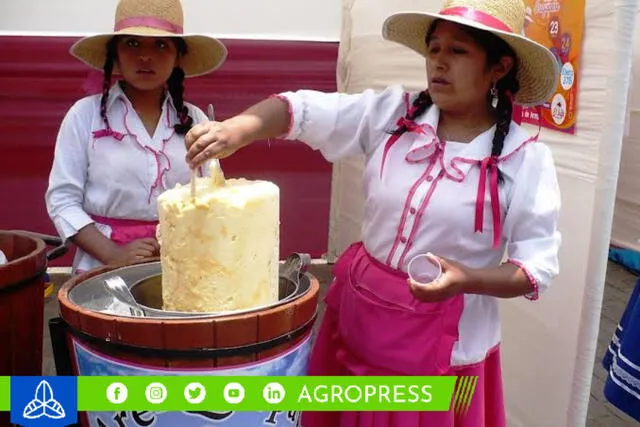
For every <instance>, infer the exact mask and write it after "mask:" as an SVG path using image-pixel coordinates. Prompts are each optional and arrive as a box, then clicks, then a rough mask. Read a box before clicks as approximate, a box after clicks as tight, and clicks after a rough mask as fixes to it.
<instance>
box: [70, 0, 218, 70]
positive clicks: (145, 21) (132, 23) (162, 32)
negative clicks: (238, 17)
mask: <svg viewBox="0 0 640 427" xmlns="http://www.w3.org/2000/svg"><path fill="white" fill-rule="evenodd" d="M183 24H184V14H183V11H182V4H181V3H180V0H120V1H119V2H118V6H117V8H116V16H115V24H114V28H113V32H110V33H105V34H99V35H95V36H89V37H85V38H82V39H80V40H78V41H77V42H76V43H74V45H73V46H71V49H70V52H71V54H72V55H73V56H75V57H76V58H78V59H80V60H81V61H82V62H84V63H85V64H87V65H89V66H90V67H92V68H95V69H99V70H101V69H102V68H103V67H104V63H105V60H106V55H107V49H106V46H107V43H108V42H109V40H110V39H111V38H112V37H114V36H119V35H133V36H142V37H179V38H181V39H183V40H184V41H185V43H186V44H187V53H186V54H185V55H184V56H183V57H181V58H180V67H181V68H182V69H183V70H184V73H185V77H195V76H200V75H203V74H206V73H209V72H211V71H214V70H215V69H217V68H218V67H220V66H221V65H222V63H223V62H224V61H225V59H226V58H227V49H226V47H225V46H224V45H223V44H222V43H221V42H220V41H219V40H217V39H215V38H213V37H208V36H204V35H198V34H185V32H184V28H183ZM114 72H116V73H117V66H116V67H115V68H114Z"/></svg>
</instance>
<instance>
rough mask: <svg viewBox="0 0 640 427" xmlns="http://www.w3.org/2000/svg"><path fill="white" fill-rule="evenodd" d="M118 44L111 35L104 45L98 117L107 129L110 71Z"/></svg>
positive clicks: (115, 38)
mask: <svg viewBox="0 0 640 427" xmlns="http://www.w3.org/2000/svg"><path fill="white" fill-rule="evenodd" d="M117 45H118V38H117V37H113V38H111V39H110V40H109V41H108V42H107V46H106V50H107V52H106V59H105V61H104V67H103V68H102V69H103V71H104V79H103V80H102V97H101V98H100V117H102V121H103V122H104V125H105V126H106V128H107V129H111V127H110V126H109V118H108V117H107V101H108V99H109V89H111V73H112V72H113V64H114V62H115V59H116V47H117Z"/></svg>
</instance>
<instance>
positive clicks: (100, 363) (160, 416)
mask: <svg viewBox="0 0 640 427" xmlns="http://www.w3.org/2000/svg"><path fill="white" fill-rule="evenodd" d="M310 341H311V340H310V337H308V338H307V339H305V340H304V341H302V342H301V343H300V344H298V345H297V346H296V347H294V348H292V349H290V350H288V351H287V352H284V353H282V354H280V355H278V356H276V357H273V358H271V359H265V360H260V361H259V362H255V363H248V364H245V365H241V366H235V367H232V368H211V369H203V368H193V369H180V368H158V367H154V366H143V365H140V364H135V363H129V362H125V361H122V360H117V359H114V358H112V357H110V356H107V355H105V354H102V353H99V352H96V351H95V350H93V349H90V348H88V347H86V346H85V345H83V344H82V343H80V342H79V341H77V340H75V339H74V341H73V350H74V351H73V352H74V362H75V364H76V366H77V369H78V372H77V375H79V376H94V377H95V376H116V377H127V376H303V375H306V373H307V364H308V361H309V353H310V349H311V342H310ZM199 387H201V386H199V385H198V384H190V385H189V387H185V389H184V399H186V400H187V401H191V402H193V403H194V405H197V404H198V403H199V402H198V401H199V400H204V399H205V398H206V395H205V394H204V392H205V390H203V389H201V388H199ZM144 392H145V398H146V400H147V401H148V402H159V404H160V403H162V402H163V401H164V400H165V399H166V398H167V392H166V391H165V390H164V389H163V387H162V384H161V383H158V384H155V385H154V384H150V385H149V386H148V387H147V388H146V390H145V391H144ZM128 393H130V391H129V390H127V388H126V387H125V386H124V384H122V385H121V386H119V385H118V384H117V383H114V384H112V385H111V386H110V388H109V389H108V390H107V397H108V399H109V401H110V402H112V403H117V402H118V401H123V402H124V401H125V400H127V398H128V396H127V395H128ZM239 393H240V390H239V389H229V390H228V393H227V394H228V395H229V398H230V399H234V398H235V399H239V398H241V396H240V394H239ZM194 409H195V408H194ZM81 418H82V417H81ZM87 418H88V425H89V426H90V427H139V426H153V427H176V426H178V427H189V426H197V427H202V426H209V425H215V426H225V427H234V426H238V427H246V426H277V427H287V426H299V425H300V420H299V418H300V414H299V413H298V412H295V411H263V412H236V411H230V410H225V411H217V410H216V408H207V410H203V409H202V408H197V410H193V411H180V412H163V411H124V410H123V411H111V412H88V413H87Z"/></svg>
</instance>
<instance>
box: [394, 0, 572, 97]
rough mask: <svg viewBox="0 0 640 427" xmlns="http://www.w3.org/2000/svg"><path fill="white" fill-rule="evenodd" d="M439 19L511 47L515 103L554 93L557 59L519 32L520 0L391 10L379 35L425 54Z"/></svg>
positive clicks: (458, 1)
mask: <svg viewBox="0 0 640 427" xmlns="http://www.w3.org/2000/svg"><path fill="white" fill-rule="evenodd" d="M440 19H442V20H445V21H450V22H455V23H458V24H462V25H466V26H469V27H473V28H477V29H480V30H485V31H488V32H490V33H493V34H495V35H496V36H498V37H500V38H501V39H502V40H504V41H505V42H507V43H508V44H509V46H511V48H512V49H513V50H514V51H515V53H516V55H517V56H518V58H517V60H518V74H517V78H518V82H519V83H520V90H519V91H518V93H517V94H516V95H515V96H514V102H515V103H517V104H520V105H524V106H532V105H539V104H542V103H544V102H546V101H547V100H548V99H549V98H550V97H551V96H552V95H553V93H554V92H555V90H556V88H557V84H558V78H559V72H560V69H559V65H558V62H557V59H556V58H555V56H554V54H553V53H552V52H551V51H550V50H549V49H547V48H546V47H545V46H543V45H541V44H540V43H537V42H535V41H533V40H531V39H528V38H527V37H525V36H523V35H522V33H523V27H524V21H525V4H524V2H523V1H522V0H447V1H446V3H445V4H444V6H443V8H442V9H441V10H440V12H438V13H429V12H398V13H394V14H392V15H391V16H389V17H387V19H386V20H385V22H384V24H383V27H382V36H383V37H384V38H385V39H386V40H389V41H393V42H396V43H400V44H402V45H404V46H406V47H408V48H410V49H412V50H414V51H416V52H418V53H419V54H420V55H422V56H424V57H426V56H427V44H426V42H425V37H426V34H427V30H428V29H429V27H430V26H431V24H432V23H433V22H434V21H435V20H440Z"/></svg>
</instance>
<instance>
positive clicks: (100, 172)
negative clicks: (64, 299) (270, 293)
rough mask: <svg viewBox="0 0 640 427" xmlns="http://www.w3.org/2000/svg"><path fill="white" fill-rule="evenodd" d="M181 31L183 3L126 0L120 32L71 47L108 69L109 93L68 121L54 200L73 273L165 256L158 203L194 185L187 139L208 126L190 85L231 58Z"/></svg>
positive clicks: (59, 144)
mask: <svg viewBox="0 0 640 427" xmlns="http://www.w3.org/2000/svg"><path fill="white" fill-rule="evenodd" d="M182 27H183V12H182V6H181V4H180V1H179V0H121V1H120V2H119V3H118V5H117V9H116V14H115V25H114V31H113V32H111V33H108V34H101V35H96V36H91V37H86V38H83V39H81V40H79V41H78V42H77V43H75V44H74V45H73V46H72V47H71V53H72V54H73V55H74V56H75V57H77V58H78V59H80V60H81V61H82V62H84V63H86V64H87V65H89V66H90V67H92V68H95V69H99V70H103V71H104V81H103V90H102V94H101V95H95V96H89V97H86V98H83V99H81V100H79V101H77V102H76V103H75V104H74V105H73V106H72V107H71V109H70V110H69V111H68V112H67V114H66V116H65V118H64V120H63V121H62V124H61V127H60V130H59V133H58V137H57V141H56V148H55V157H54V160H53V166H52V170H51V175H50V180H49V188H48V190H47V193H46V203H47V209H48V212H49V215H50V217H51V219H52V220H53V222H54V224H55V226H56V228H57V230H58V232H59V233H60V235H61V236H63V237H64V238H65V239H71V240H72V241H73V242H74V243H75V244H76V245H77V246H78V248H79V250H78V251H77V253H76V257H75V260H74V265H73V267H74V271H75V272H78V271H83V270H88V269H91V268H94V267H97V266H100V265H102V264H106V263H128V262H132V261H136V260H139V259H142V258H145V257H150V256H155V255H157V254H158V243H157V241H156V239H155V227H156V224H157V207H156V197H157V196H158V195H159V194H160V192H161V191H162V190H164V189H166V188H169V187H172V186H174V185H175V184H177V183H183V184H186V183H188V182H189V179H190V176H191V174H190V170H189V167H188V165H187V164H186V163H185V161H184V156H185V153H186V149H185V145H184V135H185V134H186V132H187V131H188V130H189V129H190V128H191V127H192V126H193V124H195V123H199V122H202V121H206V120H207V117H206V116H205V114H204V113H203V112H202V111H201V110H200V109H198V108H197V107H195V106H194V105H191V104H189V103H187V102H185V101H184V99H183V91H184V89H183V82H184V79H185V78H187V77H194V76H199V75H202V74H205V73H209V72H211V71H213V70H215V69H216V68H218V67H219V66H220V65H221V64H222V63H223V62H224V60H225V58H226V55H227V51H226V48H225V47H224V45H223V44H222V43H220V42H219V41H218V40H216V39H213V38H210V37H205V36H200V35H187V34H184V33H183V28H182ZM113 76H117V78H118V80H119V81H118V82H117V83H116V84H114V85H113V86H112V85H111V80H112V77H113Z"/></svg>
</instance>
